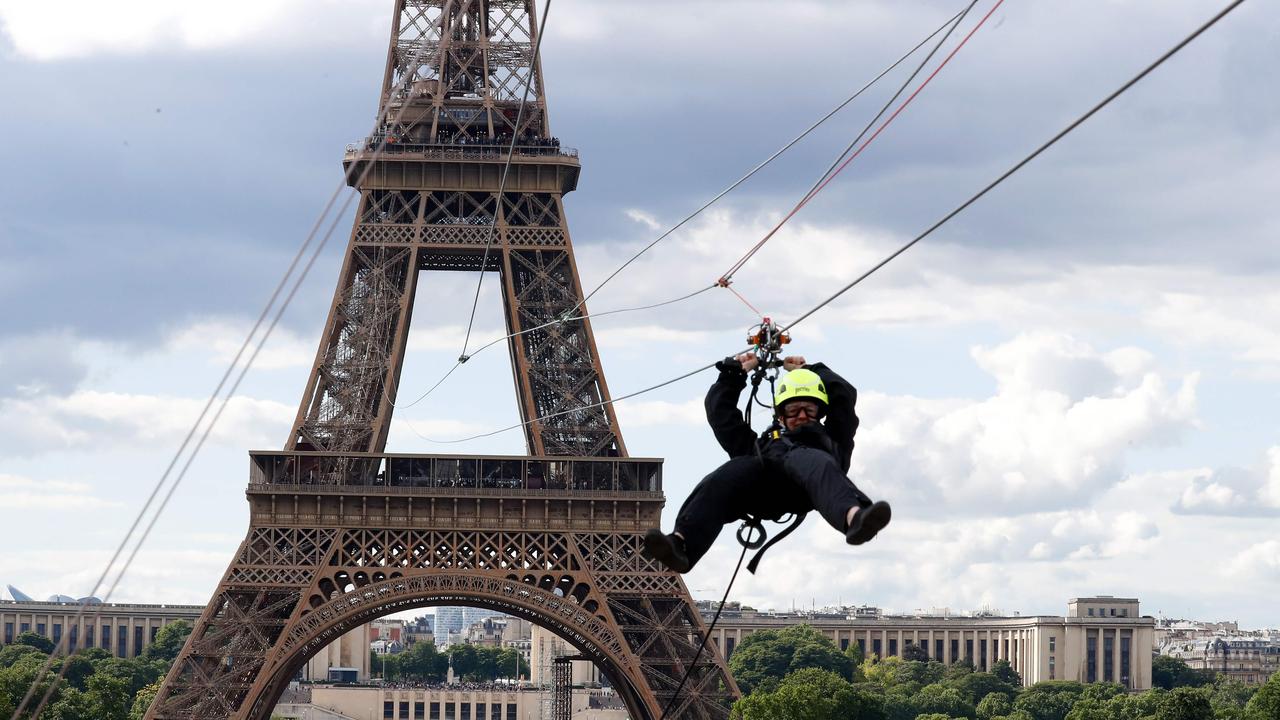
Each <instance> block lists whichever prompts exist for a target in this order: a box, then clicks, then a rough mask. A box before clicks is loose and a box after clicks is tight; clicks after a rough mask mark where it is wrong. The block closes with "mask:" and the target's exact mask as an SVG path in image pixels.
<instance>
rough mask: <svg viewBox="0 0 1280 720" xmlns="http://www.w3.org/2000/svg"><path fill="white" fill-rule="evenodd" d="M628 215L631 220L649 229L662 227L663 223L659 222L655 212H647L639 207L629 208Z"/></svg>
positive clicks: (654, 229) (653, 229) (655, 229)
mask: <svg viewBox="0 0 1280 720" xmlns="http://www.w3.org/2000/svg"><path fill="white" fill-rule="evenodd" d="M626 215H627V217H628V218H630V219H631V220H634V221H635V222H637V223H640V224H641V225H643V226H645V227H646V228H648V229H649V230H652V231H657V230H661V229H662V224H661V223H659V222H658V218H657V217H655V216H654V215H653V213H649V212H645V211H644V210H640V209H638V208H628V209H627V210H626Z"/></svg>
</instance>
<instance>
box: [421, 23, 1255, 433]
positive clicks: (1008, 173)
mask: <svg viewBox="0 0 1280 720" xmlns="http://www.w3.org/2000/svg"><path fill="white" fill-rule="evenodd" d="M1244 1H1245V0H1234V1H1233V2H1232V3H1230V4H1229V5H1227V6H1226V7H1225V8H1223V9H1222V10H1221V11H1219V12H1218V13H1217V14H1216V15H1214V16H1213V17H1212V18H1210V19H1209V20H1208V21H1206V22H1205V23H1204V24H1203V25H1201V26H1200V27H1198V28H1197V29H1196V30H1195V31H1193V32H1192V33H1191V34H1190V35H1188V36H1187V37H1185V38H1184V39H1183V40H1182V41H1180V42H1179V43H1178V44H1177V45H1174V46H1173V47H1172V48H1171V49H1169V50H1168V51H1167V52H1165V53H1164V54H1163V55H1161V56H1160V57H1159V58H1158V59H1156V60H1155V61H1154V62H1152V63H1151V64H1150V65H1148V66H1147V67H1146V68H1145V69H1143V70H1142V71H1141V72H1139V73H1138V74H1137V75H1135V76H1134V77H1132V78H1131V79H1129V80H1128V81H1127V82H1125V83H1124V84H1123V85H1121V86H1120V87H1119V88H1118V89H1117V90H1115V91H1114V92H1112V93H1111V94H1110V95H1108V96H1107V97H1106V98H1104V99H1103V100H1102V101H1101V102H1099V103H1098V104H1097V105H1095V106H1093V107H1092V108H1091V109H1090V110H1088V111H1087V112H1085V113H1084V114H1083V115H1081V116H1080V117H1079V118H1077V119H1076V120H1075V121H1073V122H1072V123H1071V124H1069V125H1067V126H1066V127H1065V128H1064V129H1062V130H1061V131H1059V132H1058V133H1057V134H1056V135H1054V136H1053V137H1052V138H1050V139H1049V140H1048V141H1047V142H1045V143H1044V144H1042V145H1040V146H1039V147H1038V148H1036V149H1035V150H1033V151H1032V152H1031V153H1030V154H1029V155H1027V156H1026V157H1024V158H1023V159H1022V160H1020V161H1018V162H1017V163H1015V164H1014V165H1013V166H1012V167H1010V168H1009V169H1008V170H1006V171H1005V172H1003V173H1002V174H1001V175H1000V176H999V177H997V178H996V179H995V180H993V181H992V182H991V183H989V184H988V185H987V186H986V187H984V188H982V189H981V190H979V191H978V192H977V193H975V194H974V195H972V196H971V197H970V198H969V199H968V200H965V201H964V202H963V203H961V204H960V205H959V206H957V207H956V208H955V209H954V210H952V211H951V212H949V213H947V214H946V215H945V216H943V217H942V219H940V220H938V221H937V222H935V223H934V224H933V225H931V226H929V228H928V229H926V230H925V231H924V232H922V233H920V234H919V235H917V236H916V237H915V238H914V239H912V240H911V241H910V242H908V243H906V244H905V245H903V246H902V247H901V248H898V249H897V250H896V251H894V252H893V253H892V254H890V255H889V256H888V257H886V258H885V259H883V260H881V261H880V262H879V263H877V264H876V265H875V266H874V267H872V268H871V269H870V270H868V271H867V272H865V273H863V274H862V275H860V276H858V277H857V278H856V279H854V280H853V281H852V282H850V283H849V284H847V285H845V286H844V287H843V288H841V289H840V290H839V291H837V292H836V293H834V294H833V295H831V296H830V297H828V298H826V299H825V300H823V301H821V302H819V303H818V304H817V305H815V306H813V307H812V308H810V309H809V310H808V311H806V312H805V313H803V314H802V315H800V317H798V318H796V319H795V320H793V321H791V323H790V324H788V325H786V326H784V327H783V328H782V330H783V331H784V332H785V331H787V330H790V329H791V328H793V327H795V326H796V325H799V324H800V323H801V322H803V321H805V320H807V319H808V318H809V317H811V316H812V315H813V314H814V313H816V312H818V311H819V310H821V309H822V308H824V307H826V306H827V305H830V304H831V303H832V302H834V301H835V300H836V298H838V297H840V296H841V295H843V294H844V293H846V292H848V291H849V290H850V289H852V288H853V287H855V286H856V285H858V284H859V283H861V282H862V281H863V280H865V279H867V278H868V277H870V276H871V275H872V274H873V273H875V272H876V271H877V270H879V269H880V268H882V267H884V266H885V265H888V264H889V263H890V262H892V261H893V260H894V259H895V258H897V257H898V256H899V255H902V254H903V253H904V252H906V251H907V250H909V249H910V248H911V247H913V246H914V245H915V244H916V243H918V242H920V241H921V240H923V239H924V238H926V237H928V236H929V235H931V234H932V233H934V232H935V231H937V230H938V228H940V227H942V226H943V225H945V224H946V223H947V222H949V221H950V220H952V219H953V218H955V217H956V216H957V215H959V214H960V213H961V212H963V211H964V210H966V209H967V208H969V206H971V205H973V204H974V203H975V202H977V201H978V200H979V199H980V198H981V197H983V196H984V195H986V194H987V193H988V192H990V191H991V190H992V189H994V188H995V187H996V186H997V185H999V184H1001V183H1003V182H1004V181H1005V180H1007V179H1008V178H1009V177H1010V176H1012V175H1013V174H1014V173H1016V172H1017V171H1019V170H1021V169H1022V168H1023V167H1025V166H1026V165H1027V164H1028V163H1030V162H1031V161H1032V160H1034V159H1035V158H1036V157H1038V156H1039V155H1040V154H1041V153H1043V152H1044V151H1045V150H1048V149H1049V148H1050V147H1051V146H1053V145H1054V144H1056V143H1057V142H1058V141H1059V140H1061V139H1062V138H1064V137H1066V136H1067V135H1068V134H1069V133H1070V132H1071V131H1073V130H1075V129H1076V128H1077V127H1079V126H1080V125H1082V124H1083V123H1084V122H1085V121H1087V120H1088V119H1089V118H1091V117H1093V116H1094V115H1095V114H1097V113H1098V111H1100V110H1102V109H1103V108H1104V107H1106V106H1107V105H1109V104H1111V102H1112V101H1114V100H1115V99H1116V98H1118V97H1120V96H1121V95H1123V94H1124V93H1125V92H1127V91H1128V90H1129V89H1130V88H1132V87H1133V86H1134V85H1136V84H1137V83H1138V82H1139V81H1140V80H1142V79H1143V78H1145V77H1146V76H1147V75H1149V74H1151V72H1152V71H1153V70H1155V69H1156V68H1158V67H1160V66H1161V65H1163V64H1164V63H1165V61H1167V60H1168V59H1169V58H1171V57H1173V56H1174V55H1176V54H1177V53H1178V52H1179V51H1180V50H1182V49H1183V48H1185V47H1186V46H1187V45H1189V44H1190V43H1191V42H1192V41H1193V40H1195V39H1196V38H1198V37H1200V35H1202V34H1203V33H1204V32H1205V31H1206V30H1208V29H1209V28H1211V27H1213V26H1214V25H1216V24H1217V23H1218V22H1219V21H1220V20H1222V18H1224V17H1226V16H1227V15H1228V14H1230V13H1231V11H1232V10H1235V9H1236V8H1237V7H1239V6H1240V5H1242V4H1243V3H1244ZM748 349H750V348H748ZM745 351H746V350H742V351H739V352H745ZM735 354H736V353H735ZM715 365H716V364H715V363H710V364H708V365H703V366H702V367H700V368H697V369H694V370H690V371H689V372H686V373H684V374H682V375H678V376H676V377H673V378H671V379H669V380H664V381H663V382H660V383H658V384H656V385H650V386H649V387H646V388H643V389H641V390H636V391H634V392H630V393H627V394H626V395H622V396H619V397H616V398H613V399H612V400H606V401H603V402H598V403H595V404H592V405H587V406H585V407H582V408H576V409H574V410H565V411H561V412H557V413H551V414H549V415H546V416H543V417H539V418H534V419H532V420H527V421H525V422H520V423H516V424H514V425H509V426H507V427H504V428H500V429H498V430H493V431H490V432H486V433H480V434H477V435H472V436H469V437H464V438H458V439H455V440H434V439H431V438H427V437H422V436H420V437H422V439H423V440H426V441H428V442H432V443H436V444H440V445H454V444H458V443H464V442H469V441H471V440H479V439H481V438H486V437H492V436H494V435H498V434H500V433H504V432H509V431H511V430H515V429H518V428H522V427H524V426H526V425H529V424H531V423H534V422H538V421H541V420H547V419H550V418H553V417H557V416H560V415H564V414H567V413H570V412H580V411H582V410H590V409H593V408H596V407H602V406H604V405H608V404H611V403H618V402H622V401H623V400H629V399H631V398H634V397H638V396H640V395H644V394H646V393H650V392H653V391H654V390H658V389H660V388H664V387H667V386H668V385H674V384H675V383H677V382H680V381H681V380H686V379H688V378H691V377H693V376H694V375H698V374H699V373H702V372H705V371H707V370H710V369H711V368H713V367H715Z"/></svg>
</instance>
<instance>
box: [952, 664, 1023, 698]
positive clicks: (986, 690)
mask: <svg viewBox="0 0 1280 720" xmlns="http://www.w3.org/2000/svg"><path fill="white" fill-rule="evenodd" d="M947 684H948V685H950V686H951V687H954V688H955V689H957V690H959V691H960V693H961V694H963V695H964V696H965V698H967V699H968V700H969V702H970V703H972V704H974V705H976V704H977V703H978V701H979V700H981V699H982V698H984V697H986V696H988V695H990V694H991V693H1000V694H1002V695H1005V696H1006V697H1008V698H1009V699H1010V700H1012V699H1013V698H1014V696H1016V695H1017V694H1018V690H1019V686H1017V685H1014V684H1012V683H1009V682H1006V681H1004V680H1001V679H1000V678H998V677H996V676H995V675H994V674H992V673H986V672H971V673H968V674H965V675H961V676H959V677H958V678H955V679H954V680H948V681H947Z"/></svg>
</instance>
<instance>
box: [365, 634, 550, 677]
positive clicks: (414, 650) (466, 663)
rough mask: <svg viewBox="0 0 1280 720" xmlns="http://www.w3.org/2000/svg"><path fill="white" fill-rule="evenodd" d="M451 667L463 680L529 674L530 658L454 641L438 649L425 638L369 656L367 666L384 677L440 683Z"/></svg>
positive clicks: (512, 651)
mask: <svg viewBox="0 0 1280 720" xmlns="http://www.w3.org/2000/svg"><path fill="white" fill-rule="evenodd" d="M451 666H452V667H453V674H454V677H457V678H460V679H462V680H464V681H466V682H490V681H493V680H498V679H501V678H512V679H515V678H516V677H517V676H519V677H525V678H527V677H529V662H528V661H527V660H525V659H524V656H522V655H521V654H520V653H519V652H517V651H515V650H512V649H511V648H496V647H487V646H483V645H453V646H451V647H450V648H448V650H446V651H445V652H441V651H440V650H438V649H437V648H436V646H435V645H433V644H431V643H427V642H419V643H414V644H413V645H410V646H409V649H408V650H405V651H404V652H402V653H398V654H395V655H378V654H373V653H371V654H370V656H369V669H370V670H371V671H372V672H374V673H376V674H380V675H382V677H383V678H385V679H387V680H395V681H402V680H412V681H415V682H424V683H441V682H444V681H445V679H446V678H447V677H448V674H449V668H450V667H451Z"/></svg>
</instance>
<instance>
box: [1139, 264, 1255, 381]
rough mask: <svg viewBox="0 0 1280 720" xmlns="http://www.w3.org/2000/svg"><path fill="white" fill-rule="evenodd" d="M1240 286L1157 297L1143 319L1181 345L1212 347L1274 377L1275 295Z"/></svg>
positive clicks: (1247, 283)
mask: <svg viewBox="0 0 1280 720" xmlns="http://www.w3.org/2000/svg"><path fill="white" fill-rule="evenodd" d="M1263 283H1265V287H1260V286H1258V285H1257V284H1256V283H1255V282H1251V281H1249V280H1243V279H1242V280H1240V281H1238V282H1234V283H1231V284H1230V285H1228V286H1227V287H1222V288H1217V289H1215V291H1214V292H1212V293H1201V294H1192V293H1186V292H1178V293H1173V292H1169V293H1163V294H1162V295H1161V297H1160V299H1159V302H1158V303H1153V306H1152V308H1151V309H1150V310H1149V311H1148V312H1147V314H1146V319H1147V321H1148V322H1150V323H1151V324H1152V325H1153V326H1155V327H1159V328H1161V329H1163V330H1165V331H1167V332H1168V333H1169V334H1170V335H1171V336H1174V337H1179V338H1181V339H1182V340H1183V342H1191V343H1197V344H1200V345H1205V346H1218V347H1223V348H1228V349H1230V350H1231V351H1233V352H1234V353H1235V354H1236V355H1237V357H1239V358H1240V359H1241V360H1244V361H1247V362H1250V363H1255V364H1259V365H1265V366H1269V367H1271V368H1273V370H1275V371H1276V372H1280V324H1277V323H1276V322H1275V320H1274V319H1275V318H1276V317H1280V291H1277V290H1276V289H1275V285H1274V283H1273V282H1271V281H1270V280H1269V279H1268V280H1264V281H1263Z"/></svg>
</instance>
